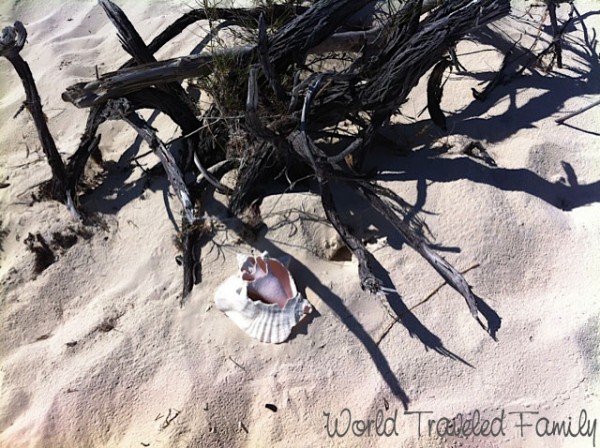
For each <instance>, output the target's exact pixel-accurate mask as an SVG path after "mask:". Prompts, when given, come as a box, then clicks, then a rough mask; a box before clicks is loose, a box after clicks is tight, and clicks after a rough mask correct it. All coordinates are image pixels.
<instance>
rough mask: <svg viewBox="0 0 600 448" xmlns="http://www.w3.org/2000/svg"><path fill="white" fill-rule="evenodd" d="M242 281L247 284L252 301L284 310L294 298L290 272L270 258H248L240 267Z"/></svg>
mask: <svg viewBox="0 0 600 448" xmlns="http://www.w3.org/2000/svg"><path fill="white" fill-rule="evenodd" d="M242 279H243V280H246V281H247V282H248V296H249V297H250V298H251V299H253V300H261V301H263V302H266V303H276V304H277V305H279V306H280V307H281V308H284V307H285V305H286V303H287V302H288V300H290V299H291V298H293V297H294V294H293V291H292V285H291V280H290V279H291V276H290V272H289V271H288V270H287V268H286V267H285V266H284V265H283V264H281V262H279V261H277V260H274V259H272V258H269V259H267V260H264V259H263V258H262V257H261V256H258V257H250V258H249V259H248V262H247V263H245V264H244V266H243V267H242Z"/></svg>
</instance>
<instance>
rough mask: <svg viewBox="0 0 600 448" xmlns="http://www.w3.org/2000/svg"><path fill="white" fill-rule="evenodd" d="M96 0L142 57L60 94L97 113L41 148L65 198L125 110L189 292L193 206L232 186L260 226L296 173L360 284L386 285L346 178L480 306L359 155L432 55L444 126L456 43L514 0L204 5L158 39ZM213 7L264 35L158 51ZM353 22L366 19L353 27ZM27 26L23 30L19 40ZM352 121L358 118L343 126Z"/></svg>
mask: <svg viewBox="0 0 600 448" xmlns="http://www.w3.org/2000/svg"><path fill="white" fill-rule="evenodd" d="M99 1H100V4H101V5H102V7H103V8H104V10H105V11H106V13H107V15H108V17H109V19H110V21H111V22H112V23H113V24H114V25H115V28H116V29H117V32H118V35H119V38H120V40H121V43H122V46H123V48H124V49H125V50H126V51H127V52H128V53H129V54H130V55H131V56H132V59H131V60H130V61H129V62H128V63H126V64H125V65H124V66H123V67H121V68H120V69H118V70H116V71H114V72H111V73H106V74H103V75H102V76H100V77H99V78H98V79H95V80H91V81H88V82H82V83H78V84H76V85H74V86H71V87H69V88H68V89H67V90H66V91H65V92H64V93H63V99H64V100H65V101H67V102H70V103H72V104H73V105H75V106H77V107H82V108H90V113H89V117H88V120H87V125H86V129H85V132H84V134H83V135H82V137H81V142H80V145H79V148H78V149H77V151H76V152H75V153H74V154H73V155H72V156H71V158H70V159H69V160H68V162H67V164H66V168H65V164H64V163H63V161H62V159H60V156H58V152H57V151H56V148H55V147H54V146H53V141H52V138H51V136H50V137H49V142H51V144H49V145H48V148H47V149H46V148H45V151H46V153H47V156H48V159H49V161H50V164H51V166H52V167H53V179H55V181H54V182H55V184H56V185H55V187H56V191H57V194H58V197H59V198H61V200H65V201H67V202H69V201H71V202H70V203H72V204H74V205H73V208H74V207H75V206H76V201H75V202H74V203H73V201H72V198H76V195H75V192H76V190H77V185H78V181H79V179H80V178H81V176H82V173H83V170H84V167H85V165H86V162H87V160H88V158H89V157H90V155H91V154H92V153H93V152H94V151H96V150H97V148H98V144H99V141H100V135H98V134H97V131H98V127H99V125H100V124H101V123H102V122H103V121H104V120H106V119H121V120H124V121H125V122H127V123H128V124H129V125H131V126H132V127H133V128H134V129H135V130H136V131H137V132H138V134H139V135H140V136H142V137H143V139H144V140H145V141H146V142H147V143H148V145H149V146H150V148H151V149H152V150H153V152H154V153H155V154H156V156H157V157H158V158H159V160H160V161H161V164H162V166H163V168H164V171H165V172H166V174H167V177H168V179H169V182H170V183H171V186H172V187H173V189H174V191H175V193H176V195H177V197H178V199H179V201H180V203H181V205H182V209H183V217H182V234H181V241H182V252H183V256H182V264H183V284H184V286H183V294H182V300H183V299H184V298H185V296H186V295H187V294H189V292H190V291H191V289H192V287H193V284H194V283H195V282H198V281H200V274H201V273H200V271H199V263H200V258H199V241H200V238H201V236H202V235H203V233H204V231H203V228H204V227H203V222H202V220H201V219H200V218H199V212H198V210H197V208H198V207H199V206H200V197H201V195H202V194H203V193H204V192H206V191H207V190H208V189H209V188H215V189H217V190H218V191H220V192H222V193H225V194H228V195H230V199H229V209H230V211H231V212H232V213H233V214H234V215H236V216H238V217H240V219H241V220H242V222H245V223H246V224H248V226H249V227H250V228H255V227H256V224H259V223H260V221H261V217H260V214H259V211H258V204H259V202H260V200H261V197H262V195H264V194H265V192H264V189H263V188H262V187H263V186H265V185H269V186H270V187H277V186H279V187H281V188H286V185H285V183H284V181H285V180H287V181H288V182H289V183H291V184H295V183H296V182H299V181H300V179H304V178H312V179H315V180H316V185H315V187H316V189H317V190H318V193H319V194H320V195H321V198H322V203H323V207H324V209H325V213H326V216H327V218H328V219H329V221H330V222H331V224H332V225H333V226H334V228H335V229H336V230H337V231H338V233H339V234H340V236H341V237H342V239H343V241H344V242H345V243H346V245H347V246H348V248H349V249H350V250H351V251H352V253H353V254H354V255H355V256H356V258H357V260H358V274H359V278H360V284H361V287H362V288H363V289H364V290H366V291H369V292H371V293H373V294H382V293H384V292H385V288H383V287H382V281H381V279H379V278H378V277H377V276H376V275H375V273H374V271H373V269H372V266H373V261H374V257H373V254H371V253H370V252H369V251H368V249H367V248H366V246H365V244H364V243H363V241H362V240H361V238H360V235H357V234H356V233H355V230H354V229H352V228H351V227H350V226H349V225H348V223H346V222H344V219H343V216H342V214H341V213H340V210H339V205H337V204H336V200H335V192H336V188H337V185H338V184H339V185H344V186H345V187H346V188H350V189H351V190H352V191H354V192H355V193H356V195H357V198H362V200H364V201H366V202H367V203H369V204H370V205H371V206H372V208H373V209H374V210H375V211H376V212H377V213H378V214H379V215H381V216H382V217H383V218H385V219H386V220H388V221H389V222H390V223H391V224H392V226H393V227H394V228H395V229H396V231H398V233H399V234H400V235H401V236H402V237H403V238H404V240H406V242H407V243H408V245H409V246H411V247H412V248H413V249H414V250H415V251H417V252H418V253H419V254H420V255H421V256H423V257H424V258H425V259H426V260H427V261H428V262H429V263H430V264H431V265H432V267H433V268H434V269H435V270H436V271H437V272H438V273H439V274H440V275H441V276H442V277H443V278H444V279H445V281H447V282H448V283H449V284H450V285H451V286H452V287H453V288H454V289H456V290H457V291H458V292H459V293H460V294H461V295H462V296H463V297H464V298H465V300H466V301H467V304H468V307H469V310H470V312H471V313H472V314H473V315H474V316H475V317H477V316H478V309H477V301H476V299H475V297H474V295H473V293H472V292H471V288H470V286H469V285H468V284H467V282H466V280H465V279H464V277H463V276H462V275H461V274H460V273H459V272H458V271H457V270H456V269H454V268H453V267H452V266H451V265H450V264H448V263H447V262H446V261H445V260H443V259H442V258H441V257H440V256H439V255H437V254H436V253H435V252H434V251H433V250H432V249H431V247H430V245H429V244H428V242H427V241H426V239H425V237H424V236H423V234H422V225H421V223H420V221H418V219H416V218H414V217H413V218H409V217H408V213H406V204H405V203H404V202H403V201H402V199H401V198H399V197H398V196H396V195H395V194H394V193H393V192H391V191H389V190H387V189H386V188H385V187H383V186H380V185H378V184H377V183H376V182H375V181H374V180H373V179H371V178H370V176H372V175H373V172H372V171H366V170H365V168H364V166H363V165H364V164H365V163H364V162H365V161H366V160H367V159H368V154H369V150H370V147H371V143H372V142H373V140H374V138H375V137H376V135H377V133H378V132H379V131H380V130H381V128H382V127H383V126H384V125H385V123H386V122H387V121H388V120H389V118H390V117H391V116H392V115H393V114H394V113H395V112H396V111H397V110H398V108H399V107H400V106H401V105H402V103H404V102H405V101H406V99H407V97H408V95H409V94H410V92H411V90H412V88H413V87H414V86H415V85H416V84H417V83H418V82H419V80H420V79H421V78H422V77H423V76H424V75H426V73H427V72H428V71H429V70H430V69H432V68H434V67H435V68H434V70H433V74H432V76H431V78H430V82H429V88H428V92H429V95H428V106H429V110H430V112H431V116H432V118H433V119H434V121H435V122H436V123H437V124H438V125H439V126H440V127H442V128H443V127H445V118H444V116H443V113H442V111H441V109H440V106H439V103H440V100H441V96H442V84H443V83H442V80H443V73H444V71H445V70H446V69H447V68H448V67H449V66H450V59H447V58H446V55H447V53H448V52H449V51H450V50H451V49H452V48H453V46H454V45H455V44H456V42H457V41H459V40H460V39H461V38H462V37H463V36H464V35H466V34H467V33H469V32H471V31H473V30H475V29H476V28H478V27H481V26H484V25H485V24H487V23H489V22H491V21H493V20H496V19H498V18H500V17H503V16H505V15H506V14H507V13H508V11H509V0H454V1H446V2H443V1H438V0H435V1H433V0H431V1H425V2H424V1H422V0H405V1H403V2H402V3H401V6H400V7H399V8H398V9H397V10H391V11H388V12H386V13H385V14H383V15H382V16H379V18H378V19H377V20H369V17H367V18H365V17H363V15H364V14H365V11H367V13H368V11H369V9H368V8H367V9H363V8H365V7H369V5H370V4H371V0H320V1H317V2H314V3H313V4H312V5H311V6H309V7H302V8H300V7H292V6H289V5H270V6H268V7H262V8H253V9H243V10H232V9H220V8H214V10H207V11H204V10H194V11H192V12H190V13H188V14H186V15H184V16H182V17H181V18H179V19H178V20H177V21H176V22H175V23H173V24H172V25H170V26H169V27H167V28H166V29H165V30H164V31H163V32H162V33H160V34H159V35H158V36H157V37H156V38H155V39H154V40H153V41H152V42H150V43H149V44H146V43H144V41H143V39H142V38H141V36H140V35H139V33H138V32H137V31H136V30H135V27H134V25H133V24H132V23H131V22H130V21H129V19H128V18H127V16H126V15H125V13H124V12H123V11H122V10H121V9H120V8H119V7H118V6H117V5H116V4H114V3H113V2H111V1H110V0H99ZM381 17H383V18H381ZM205 19H209V20H217V21H219V20H220V21H223V22H221V25H220V27H221V28H223V27H226V26H228V24H230V23H231V24H236V25H238V26H241V27H244V28H247V29H252V30H254V32H255V33H256V32H257V34H258V39H257V41H253V42H248V44H246V45H241V46H236V47H233V48H223V49H221V50H214V51H212V52H208V53H207V52H202V53H200V54H191V55H188V56H181V57H177V58H174V59H169V60H165V61H157V60H156V58H155V57H154V53H155V52H156V51H157V50H158V49H159V48H160V47H161V46H162V45H164V44H165V43H166V42H168V41H169V40H170V39H172V38H174V37H175V36H177V35H178V34H179V33H181V31H183V29H185V27H187V26H189V25H190V24H191V23H194V22H196V21H198V20H205ZM357 23H358V24H359V27H360V26H362V25H363V24H367V25H368V26H369V27H368V28H366V29H358V30H357V29H356V24H357ZM217 27H219V25H218V26H217ZM20 33H21V31H20ZM22 33H24V30H22ZM22 36H24V34H19V39H20V40H17V41H16V42H21V43H20V45H21V46H22V42H24V37H22ZM209 38H210V37H209ZM205 41H206V40H205ZM205 41H203V43H202V44H201V45H200V47H202V46H203V45H204V44H205ZM7 42H8V43H6V44H5V43H4V38H3V41H2V43H3V46H2V47H1V48H2V55H5V56H7V57H8V58H9V59H11V58H12V59H11V62H13V61H14V60H15V57H16V56H18V48H19V47H18V45H19V44H18V43H17V44H11V43H10V42H11V41H10V39H7ZM11 45H12V47H11ZM13 47H14V48H17V50H16V51H15V50H14V49H13ZM331 51H335V52H337V53H336V54H329V53H328V52H331ZM341 52H350V53H351V54H350V56H348V57H349V58H350V62H347V63H346V64H345V65H344V66H343V67H342V68H340V69H339V70H337V71H332V70H323V69H322V68H321V67H320V66H319V63H318V60H317V59H318V57H317V56H316V55H320V54H321V55H322V54H324V53H326V54H327V56H326V57H325V59H330V60H335V59H336V58H338V57H339V53H341ZM15 55H16V56H15ZM315 58H316V59H315ZM454 59H455V56H454ZM454 63H455V64H457V62H456V60H455V62H454ZM190 78H194V79H196V80H198V79H199V80H200V81H198V82H199V83H204V84H201V87H202V88H203V89H205V90H207V91H208V92H209V93H210V94H211V96H212V97H213V98H214V99H215V102H214V104H213V105H212V106H211V107H210V108H209V109H208V110H207V111H206V112H204V113H200V111H199V110H198V109H197V108H196V105H195V103H194V100H193V98H192V97H191V96H190V95H189V94H188V93H187V92H186V91H185V90H184V89H183V87H182V86H181V84H180V83H181V82H182V81H184V80H186V79H190ZM217 81H218V82H217ZM35 93H36V95H37V92H35ZM28 98H29V96H28ZM28 101H29V99H28ZM37 104H38V105H39V97H38V101H37ZM36 107H37V106H36ZM148 107H149V108H152V109H156V110H159V111H161V112H163V113H165V114H167V115H168V116H169V117H170V118H171V119H172V120H173V121H174V122H175V123H176V124H177V125H178V126H179V127H180V128H181V131H182V137H181V139H182V140H184V141H185V145H186V146H185V148H186V153H185V154H184V156H183V157H182V159H181V160H176V159H175V157H174V156H173V154H172V152H171V150H170V147H169V146H168V145H166V144H165V143H163V142H162V141H161V140H160V139H159V138H158V137H157V136H156V133H155V132H154V130H153V129H152V128H151V127H150V126H149V125H148V123H146V122H145V121H144V120H142V119H141V118H140V117H139V116H138V115H137V114H136V112H135V111H136V110H137V109H139V108H148ZM34 110H37V109H35V108H34ZM39 112H40V113H41V106H39ZM36 113H37V112H36ZM32 114H34V112H33V111H32ZM34 118H35V115H34ZM348 122H349V123H352V124H353V125H354V130H352V131H350V130H347V129H346V130H343V129H344V126H343V125H344V123H348ZM37 124H38V123H37V120H36V125H37ZM45 129H46V131H47V128H45ZM47 135H48V136H49V133H48V134H47ZM40 137H42V135H41V133H40ZM56 156H58V159H57V158H56ZM234 166H237V167H238V176H237V183H236V185H235V187H234V188H233V190H230V189H228V188H227V187H225V186H223V185H221V184H220V181H219V178H220V175H221V174H222V173H223V172H225V171H227V170H229V169H231V168H232V167H234ZM186 179H187V183H186ZM190 179H192V180H190ZM64 198H71V199H64Z"/></svg>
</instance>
